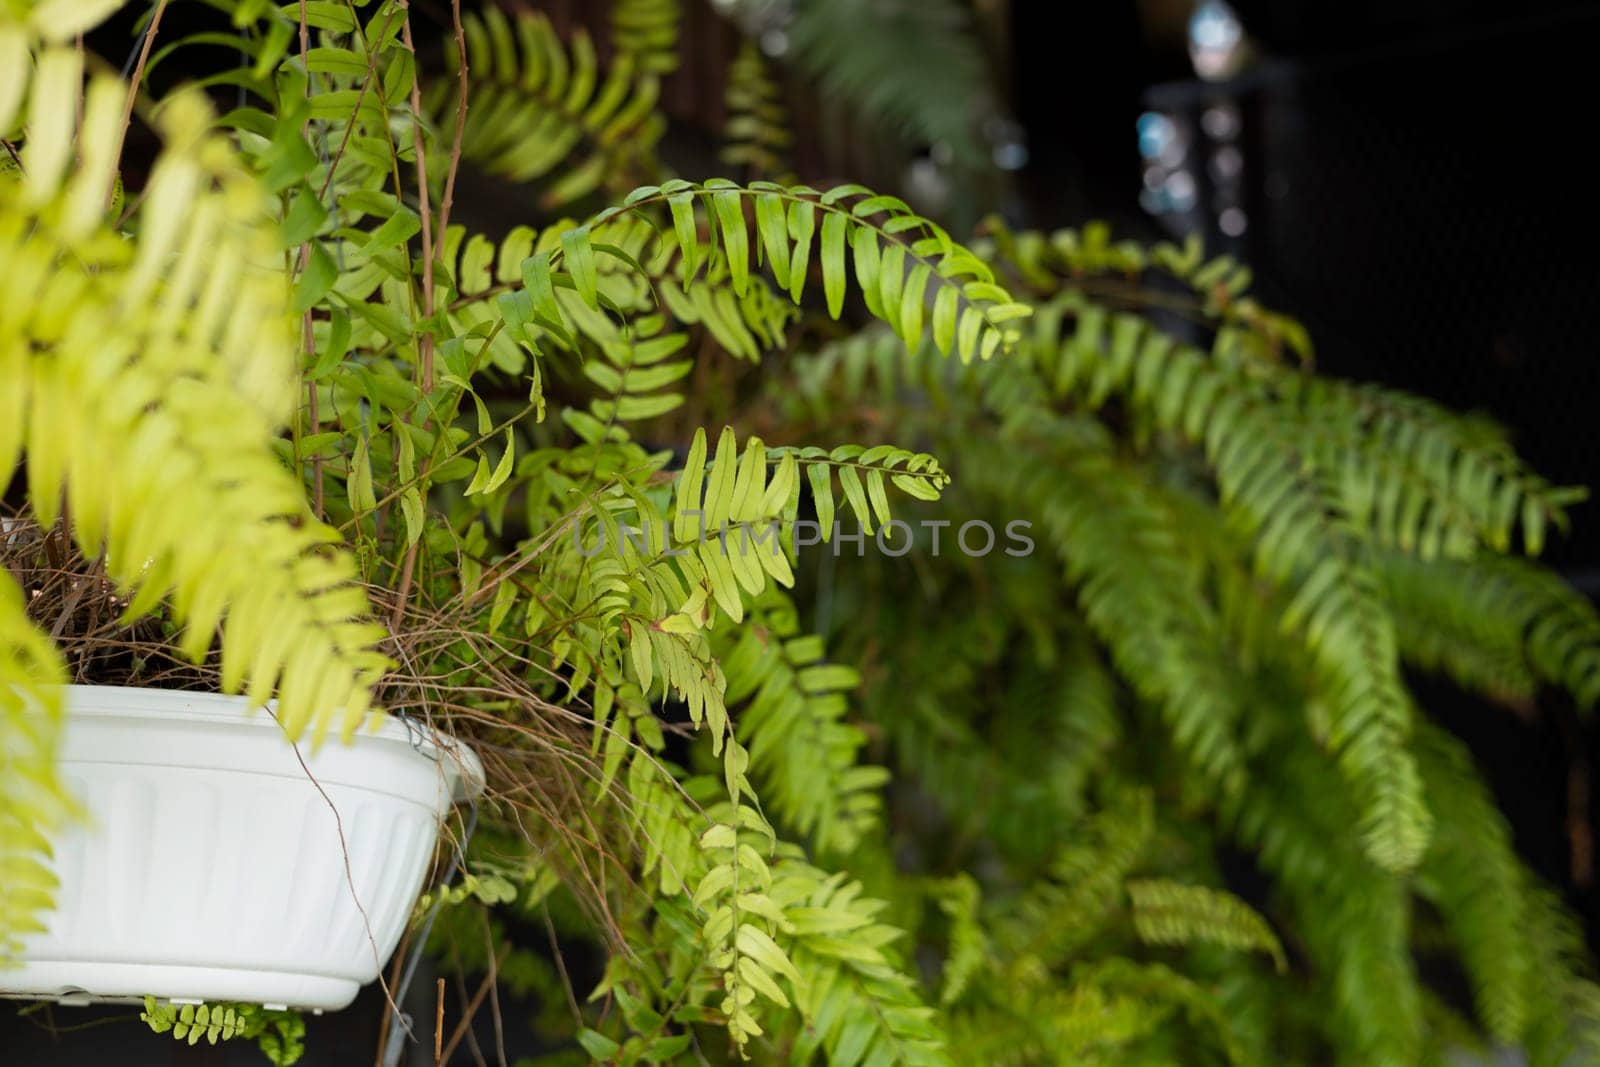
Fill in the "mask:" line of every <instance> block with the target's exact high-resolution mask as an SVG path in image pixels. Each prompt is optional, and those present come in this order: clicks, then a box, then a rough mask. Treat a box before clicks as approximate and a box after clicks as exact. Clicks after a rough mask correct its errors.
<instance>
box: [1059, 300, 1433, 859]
mask: <svg viewBox="0 0 1600 1067" xmlns="http://www.w3.org/2000/svg"><path fill="white" fill-rule="evenodd" d="M1054 358H1055V360H1056V364H1055V377H1056V381H1057V382H1058V383H1059V385H1060V386H1061V387H1062V388H1065V389H1067V390H1070V391H1073V392H1076V393H1078V394H1079V395H1081V396H1083V397H1084V398H1085V399H1086V401H1087V402H1088V403H1090V404H1095V405H1098V404H1099V403H1101V402H1103V401H1104V399H1105V398H1106V397H1107V396H1109V395H1110V394H1111V393H1113V392H1115V393H1118V394H1119V395H1123V396H1125V397H1126V398H1127V399H1128V401H1129V402H1130V403H1132V404H1133V405H1135V406H1136V407H1137V409H1138V410H1139V411H1141V412H1142V413H1144V414H1145V416H1146V417H1148V418H1149V419H1150V420H1151V421H1152V423H1153V424H1154V425H1155V426H1156V427H1157V428H1159V429H1161V430H1163V431H1166V432H1169V433H1175V434H1181V435H1182V436H1183V437H1185V438H1187V439H1189V440H1191V441H1193V442H1194V443H1195V444H1196V445H1198V446H1200V447H1201V448H1203V449H1204V452H1205V455H1206V458H1207V460H1208V462H1209V464H1210V466H1211V468H1212V470H1213V471H1214V472H1215V476H1216V480H1217V488H1218V491H1219V494H1220V497H1221V506H1222V508H1223V511H1224V512H1225V513H1226V514H1228V515H1229V516H1230V517H1231V518H1232V520H1233V521H1235V522H1236V523H1238V524H1239V528H1240V529H1241V530H1242V531H1244V532H1245V533H1246V534H1247V535H1249V536H1250V537H1252V538H1253V539H1254V546H1253V551H1252V555H1253V557H1254V563H1255V566H1256V568H1257V569H1258V570H1259V571H1260V572H1261V573H1262V574H1263V575H1265V576H1266V577H1268V578H1269V579H1271V580H1272V581H1274V582H1276V583H1279V584H1281V585H1283V586H1285V587H1286V588H1287V589H1290V590H1292V591H1293V596H1292V599H1291V600H1290V603H1289V605H1288V607H1287V608H1286V609H1285V612H1284V625H1285V626H1287V627H1291V628H1293V629H1294V630H1296V631H1298V632H1300V633H1303V634H1304V636H1305V641H1306V645H1307V648H1308V650H1309V651H1310V653H1311V656H1312V658H1313V662H1314V663H1315V665H1316V668H1317V671H1318V673H1319V674H1320V675H1321V683H1322V687H1323V689H1324V691H1325V693H1326V694H1327V697H1328V703H1327V723H1328V725H1327V730H1326V734H1327V736H1326V742H1327V744H1328V746H1329V748H1330V750H1331V751H1332V753H1333V757H1334V760H1335V762H1336V763H1337V765H1338V766H1339V767H1340V770H1341V772H1342V773H1343V774H1344V776H1345V778H1346V780H1347V781H1348V782H1349V783H1350V785H1351V786H1352V787H1353V788H1354V789H1355V790H1356V791H1357V792H1358V794H1359V795H1360V796H1361V798H1362V809H1363V817H1362V821H1363V827H1364V832H1365V834H1366V841H1367V846H1368V850H1369V854H1370V855H1371V856H1372V858H1373V859H1374V860H1375V861H1377V862H1378V863H1380V864H1381V865H1383V866H1386V867H1389V868H1391V869H1395V870H1405V869H1408V868H1410V867H1411V866H1413V865H1414V864H1415V863H1416V861H1417V859H1418V858H1419V857H1420V856H1421V854H1422V850H1423V849H1424V848H1425V846H1426V843H1427V835H1428V822H1429V817H1428V812H1427V807H1426V803H1425V801H1424V799H1423V796H1422V789H1421V783H1420V781H1419V779H1418V777H1417V773H1416V767H1415V765H1414V764H1413V762H1412V760H1411V757H1410V755H1409V754H1408V753H1407V752H1406V750H1405V747H1404V746H1405V738H1406V736H1407V732H1408V731H1409V728H1410V723H1411V718H1412V711H1411V706H1410V702H1409V700H1408V698H1407V696H1406V693H1405V688H1404V686H1403V685H1402V683H1401V680H1400V668H1399V654H1398V646H1397V644H1396V638H1395V633H1394V622H1393V619H1392V618H1391V617H1390V616H1389V614H1388V613H1387V612H1386V611H1385V610H1384V608H1383V604H1382V601H1381V597H1380V590H1379V588H1378V583H1377V578H1376V575H1375V573H1374V571H1373V565H1372V562H1371V549H1370V547H1369V546H1367V545H1365V544H1364V543H1363V542H1362V541H1361V540H1360V539H1359V538H1357V537H1356V536H1354V534H1353V531H1352V530H1351V529H1350V519H1349V516H1348V511H1347V509H1346V508H1345V507H1344V506H1343V501H1341V500H1340V498H1339V497H1338V496H1337V495H1336V494H1334V493H1332V492H1331V491H1330V490H1329V487H1328V484H1327V481H1326V480H1325V479H1323V478H1322V477H1319V472H1318V471H1317V470H1316V469H1315V466H1314V465H1313V463H1312V459H1311V457H1310V456H1307V455H1304V454H1303V452H1302V446H1301V434H1300V432H1299V428H1298V427H1297V426H1296V424H1295V422H1294V420H1292V419H1290V418H1287V417H1285V415H1284V414H1283V412H1282V411H1281V410H1280V409H1279V408H1278V407H1277V406H1275V405H1274V404H1272V403H1271V401H1270V398H1269V397H1268V396H1266V395H1264V394H1263V392H1262V391H1261V390H1260V389H1259V387H1257V386H1256V385H1253V384H1252V383H1251V381H1250V380H1249V379H1246V378H1243V377H1242V376H1239V375H1236V374H1234V373H1231V372H1229V371H1227V370H1224V369H1222V368H1220V367H1218V366H1217V365H1216V364H1214V363H1213V362H1211V361H1210V360H1209V359H1208V358H1207V357H1206V356H1205V355H1204V354H1203V353H1201V352H1199V351H1197V350H1195V349H1192V348H1189V347H1187V346H1184V345H1180V344H1176V343H1174V342H1173V341H1172V340H1171V338H1169V337H1167V336H1166V335H1164V334H1161V333H1159V332H1157V331H1155V330H1154V329H1153V328H1152V327H1151V326H1150V325H1149V324H1148V323H1147V322H1145V321H1144V320H1143V319H1140V318H1138V317H1135V316H1130V315H1106V314H1104V313H1100V312H1097V311H1095V310H1094V309H1087V310H1086V312H1085V314H1083V315H1081V316H1080V317H1079V323H1078V329H1077V332H1076V333H1075V334H1074V335H1073V337H1072V338H1071V340H1070V341H1064V342H1062V343H1061V344H1059V345H1058V347H1057V348H1056V350H1055V352H1054Z"/></svg>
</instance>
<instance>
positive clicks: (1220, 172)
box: [1211, 144, 1244, 182]
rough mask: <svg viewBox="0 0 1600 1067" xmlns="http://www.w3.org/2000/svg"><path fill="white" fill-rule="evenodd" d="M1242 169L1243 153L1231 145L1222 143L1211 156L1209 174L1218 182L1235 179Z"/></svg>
mask: <svg viewBox="0 0 1600 1067" xmlns="http://www.w3.org/2000/svg"><path fill="white" fill-rule="evenodd" d="M1243 170H1244V155H1243V154H1242V153H1241V152H1240V151H1239V150H1238V149H1237V148H1235V147H1233V145H1231V144H1230V145H1224V146H1223V147H1222V148H1219V149H1217V150H1216V152H1214V153H1212V156H1211V176H1212V177H1213V178H1215V179H1216V180H1217V181H1219V182H1231V181H1235V180H1236V179H1237V178H1238V177H1239V174H1240V172H1242V171H1243Z"/></svg>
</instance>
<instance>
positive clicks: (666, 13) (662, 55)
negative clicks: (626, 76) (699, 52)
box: [611, 0, 683, 76]
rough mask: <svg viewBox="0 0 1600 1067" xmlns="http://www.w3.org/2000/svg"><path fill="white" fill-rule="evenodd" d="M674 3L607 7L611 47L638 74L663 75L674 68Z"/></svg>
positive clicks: (630, 0)
mask: <svg viewBox="0 0 1600 1067" xmlns="http://www.w3.org/2000/svg"><path fill="white" fill-rule="evenodd" d="M682 18H683V11H682V9H681V7H680V5H679V3H678V0H615V3H613V4H612V5H611V46H612V47H613V48H614V49H616V52H617V54H618V55H619V56H627V57H629V59H630V60H631V61H632V63H633V69H634V70H637V71H638V72H639V73H641V74H654V75H658V76H659V75H665V74H671V73H672V72H673V71H674V70H677V69H678V22H679V20H680V19H682Z"/></svg>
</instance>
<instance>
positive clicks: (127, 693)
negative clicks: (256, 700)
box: [60, 683, 486, 804]
mask: <svg viewBox="0 0 1600 1067" xmlns="http://www.w3.org/2000/svg"><path fill="white" fill-rule="evenodd" d="M60 688H61V690H62V692H64V693H65V694H66V695H67V698H68V704H67V715H68V716H69V717H72V718H79V717H86V718H96V719H126V718H136V719H138V718H142V719H164V720H168V721H176V722H194V723H207V724H210V725H216V726H227V727H234V728H239V729H249V730H261V731H266V730H271V731H274V732H276V733H278V734H279V735H280V736H281V735H282V733H283V728H282V726H281V725H280V724H279V723H278V720H277V719H276V717H275V716H274V715H272V714H266V715H262V714H258V712H260V711H262V710H265V711H268V712H271V711H273V710H274V709H275V708H276V706H277V701H275V700H269V701H267V702H266V704H265V705H259V704H258V705H254V706H252V705H251V704H250V701H249V698H248V697H245V696H238V695H231V694H227V693H208V692H203V691H200V690H186V689H156V688H151V687H147V686H129V685H81V684H76V683H74V684H70V685H64V686H61V687H60ZM370 722H371V723H375V724H376V725H369V726H366V727H363V728H362V729H359V730H357V731H356V732H355V733H354V734H353V735H352V737H351V739H350V744H352V745H359V744H368V743H371V742H373V741H377V742H382V743H386V744H402V745H405V746H406V747H408V748H410V749H412V750H413V751H414V752H416V753H417V754H418V755H420V756H423V757H424V758H426V759H429V760H431V761H432V762H434V763H438V764H440V765H441V766H442V767H443V769H444V771H445V774H446V777H447V779H448V780H449V784H450V793H451V799H452V801H454V802H455V803H458V804H459V803H465V802H469V801H475V800H476V799H477V798H478V797H479V796H481V795H482V793H483V791H484V788H485V785H486V780H485V775H484V770H483V763H482V762H481V761H480V760H479V759H478V755H477V753H475V752H473V751H472V747H471V746H470V745H468V744H466V743H465V742H463V741H460V740H457V739H455V738H452V737H449V736H448V735H446V734H444V733H442V732H441V731H440V730H439V729H437V728H436V727H433V726H430V725H428V724H427V723H424V722H421V721H419V720H417V719H414V718H412V717H410V716H408V715H405V714H403V713H399V714H397V713H393V712H390V713H386V714H383V715H381V716H374V717H372V719H371V720H370ZM284 740H285V741H287V740H288V739H287V738H284ZM332 743H333V744H335V745H337V744H338V743H339V742H338V741H337V740H334V741H333V742H332Z"/></svg>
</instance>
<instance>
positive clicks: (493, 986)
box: [482, 912, 506, 1067]
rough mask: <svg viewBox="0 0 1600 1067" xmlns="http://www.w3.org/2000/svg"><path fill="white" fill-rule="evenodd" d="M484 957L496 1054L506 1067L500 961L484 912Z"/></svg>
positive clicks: (487, 914)
mask: <svg viewBox="0 0 1600 1067" xmlns="http://www.w3.org/2000/svg"><path fill="white" fill-rule="evenodd" d="M482 914H483V947H484V949H485V950H486V951H485V952H484V955H485V956H487V957H488V959H489V1014H490V1016H491V1017H492V1018H493V1019H494V1052H495V1058H496V1059H497V1060H498V1062H499V1064H500V1067H506V1027H505V1022H504V1020H503V1019H501V1017H500V961H499V960H497V959H495V954H494V931H493V930H492V929H491V928H490V926H489V913H488V912H483V913H482Z"/></svg>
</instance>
